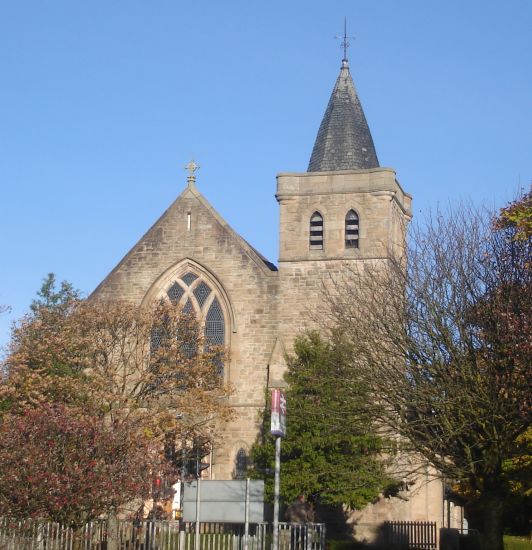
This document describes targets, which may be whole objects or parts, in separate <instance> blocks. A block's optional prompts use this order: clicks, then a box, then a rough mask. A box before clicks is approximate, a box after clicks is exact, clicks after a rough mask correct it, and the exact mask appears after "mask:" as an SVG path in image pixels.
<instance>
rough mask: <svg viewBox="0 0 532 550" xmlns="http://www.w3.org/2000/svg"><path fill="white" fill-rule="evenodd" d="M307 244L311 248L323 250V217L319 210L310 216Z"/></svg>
mask: <svg viewBox="0 0 532 550" xmlns="http://www.w3.org/2000/svg"><path fill="white" fill-rule="evenodd" d="M309 244H310V249H311V250H323V217H322V215H321V214H320V213H319V212H314V214H312V216H311V217H310V239H309Z"/></svg>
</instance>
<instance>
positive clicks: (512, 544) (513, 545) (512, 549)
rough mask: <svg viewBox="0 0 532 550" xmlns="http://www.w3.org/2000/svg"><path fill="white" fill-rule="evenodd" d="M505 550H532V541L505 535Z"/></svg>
mask: <svg viewBox="0 0 532 550" xmlns="http://www.w3.org/2000/svg"><path fill="white" fill-rule="evenodd" d="M504 550H532V540H530V539H526V538H524V537H511V536H510V535H504Z"/></svg>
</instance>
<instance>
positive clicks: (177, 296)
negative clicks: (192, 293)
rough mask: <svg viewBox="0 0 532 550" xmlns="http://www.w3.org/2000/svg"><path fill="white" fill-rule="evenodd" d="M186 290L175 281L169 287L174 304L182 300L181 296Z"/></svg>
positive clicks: (169, 296)
mask: <svg viewBox="0 0 532 550" xmlns="http://www.w3.org/2000/svg"><path fill="white" fill-rule="evenodd" d="M184 293H185V291H184V290H183V287H182V286H181V285H179V284H177V283H174V284H173V285H172V286H171V287H170V288H169V289H168V292H167V294H168V298H170V301H171V302H172V304H174V305H175V304H177V303H178V302H179V300H181V297H182V296H183V294H184Z"/></svg>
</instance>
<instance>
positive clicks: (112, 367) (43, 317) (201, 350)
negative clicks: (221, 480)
mask: <svg viewBox="0 0 532 550" xmlns="http://www.w3.org/2000/svg"><path fill="white" fill-rule="evenodd" d="M225 359H226V358H225V353H224V350H223V349H219V348H215V347H212V346H211V347H208V346H206V345H204V342H203V341H202V338H201V331H200V326H199V324H198V322H197V320H196V319H195V318H194V316H193V315H190V314H187V313H185V312H183V310H182V309H180V308H179V307H178V306H175V305H172V304H171V303H169V302H159V303H156V304H153V305H152V306H148V307H142V308H141V307H137V306H135V305H133V304H130V303H125V302H104V301H96V300H88V301H82V300H78V299H77V298H76V297H71V295H70V293H69V292H67V299H65V300H62V299H60V300H52V301H51V302H50V303H49V301H46V302H45V303H44V304H41V305H39V306H38V307H36V308H35V310H34V311H33V313H32V314H30V315H28V316H27V317H26V318H24V319H23V320H22V321H21V322H20V323H19V324H18V325H17V326H16V327H15V329H14V331H13V336H12V341H11V347H10V354H9V355H8V357H7V359H6V362H5V368H4V369H3V372H4V375H3V377H2V379H1V380H0V418H1V417H2V416H3V419H4V422H5V423H6V424H4V426H6V425H7V423H8V422H10V421H12V420H13V419H17V418H18V419H22V420H24V419H25V418H27V417H28V415H29V417H30V418H31V415H32V414H37V412H36V411H39V412H42V411H43V410H46V407H47V406H48V404H50V405H51V406H53V407H58V408H59V409H58V410H62V411H69V412H70V413H71V414H72V415H73V417H72V422H73V426H74V428H75V430H76V429H77V428H76V426H77V424H76V422H77V421H78V420H79V419H80V417H79V411H80V410H88V411H91V415H92V416H91V417H90V418H89V419H85V418H84V419H82V420H83V422H85V421H87V422H89V424H90V422H93V421H94V422H95V421H96V419H97V420H98V422H100V424H98V426H100V427H101V429H102V430H103V431H105V429H106V430H107V431H108V432H109V433H108V434H104V433H103V432H102V433H101V434H100V436H101V437H102V438H103V437H104V435H105V437H108V438H110V437H112V433H111V432H113V433H114V432H116V433H117V434H126V433H127V437H128V438H129V440H130V442H131V445H132V446H133V447H134V446H135V445H137V444H138V446H139V448H140V449H145V448H146V445H148V446H149V448H150V449H153V448H156V449H157V450H158V456H159V458H161V462H160V463H156V462H154V461H153V460H152V458H150V456H149V454H146V453H142V452H139V453H137V452H135V453H133V454H132V457H134V460H135V461H136V462H135V464H133V465H132V466H134V467H139V468H143V469H144V470H145V471H146V472H148V473H149V475H150V476H152V477H153V476H154V475H155V474H161V473H164V472H165V471H167V467H170V466H171V465H172V464H168V461H166V462H167V463H166V464H163V463H164V460H163V458H164V457H165V453H164V451H165V447H167V446H168V444H169V442H171V443H172V444H173V445H174V447H175V446H176V445H177V446H178V447H185V449H186V448H188V447H193V446H194V443H195V442H197V440H198V438H199V437H201V438H203V440H205V439H208V440H212V439H215V436H216V427H217V426H219V425H220V423H221V422H223V421H224V420H225V419H227V418H229V417H230V416H231V408H230V406H229V403H228V399H227V397H228V396H229V395H230V393H231V391H230V388H229V387H228V386H227V385H226V384H225V383H224V380H223V378H222V377H221V376H220V375H219V369H220V363H221V362H223V361H224V360H225ZM65 414H66V413H65ZM5 419H8V420H5ZM22 420H21V421H22ZM85 433H86V434H87V437H88V438H89V439H88V440H87V441H81V440H80V441H79V445H78V443H76V444H75V445H74V444H73V445H74V446H79V448H80V449H84V450H85V451H86V452H87V453H89V451H90V449H91V445H93V446H94V445H96V444H97V441H95V440H94V437H93V436H92V435H90V432H89V431H88V430H86V431H85ZM76 434H77V435H75V437H78V436H79V438H82V437H83V430H81V429H80V430H78V431H77V432H76ZM76 441H77V440H76ZM13 449H14V447H9V448H7V449H6V451H5V454H4V456H3V457H0V469H2V468H3V463H2V462H1V460H5V461H6V464H8V463H9V460H10V458H9V457H10V456H11V455H10V454H9V453H10V451H13ZM41 451H42V453H45V452H46V448H44V449H41ZM94 452H96V450H95V449H94ZM89 454H90V453H89ZM185 454H186V453H185ZM181 455H182V453H179V456H181ZM13 456H15V457H16V454H15V455H13ZM48 458H49V460H55V459H54V457H53V456H50V457H48ZM15 460H16V458H15ZM26 460H27V457H26ZM42 462H43V463H46V460H44V459H43V460H42ZM170 462H171V461H170ZM120 464H122V465H123V466H124V468H125V469H124V470H123V472H124V474H125V475H127V472H128V470H127V468H126V466H127V467H128V468H129V467H130V465H129V463H127V464H123V463H121V462H117V465H120ZM157 464H158V465H157ZM174 466H175V464H174ZM168 471H169V472H170V473H171V475H172V476H174V477H175V474H176V473H175V471H174V472H173V473H172V469H171V468H170V469H169V470H168ZM113 475H114V476H115V477H116V476H118V475H119V470H116V471H113ZM102 477H103V473H102ZM79 481H80V483H81V482H82V478H80V479H79ZM170 481H171V480H170ZM73 483H74V482H73ZM26 486H27V487H29V485H28V484H27V485H26ZM76 487H77V485H76ZM141 489H142V487H140V486H139V491H138V492H137V494H136V495H135V496H136V497H138V498H141V497H142V496H143V495H144V494H145V493H144V490H143V489H142V490H141ZM76 491H78V492H79V493H80V494H84V493H83V491H81V490H79V489H76ZM124 491H125V493H124V494H125V495H126V496H127V498H126V496H124V498H120V499H118V498H115V499H114V501H113V502H115V503H120V502H125V501H127V500H128V498H130V497H132V492H131V491H128V490H127V488H125V489H124ZM46 494H48V495H49V496H50V499H52V500H53V498H55V497H53V496H52V493H51V492H49V493H45V494H44V495H43V498H44V497H45V495H46ZM66 494H67V495H70V494H71V493H68V492H67V493H66ZM68 498H69V499H70V498H71V497H70V496H68ZM69 502H70V501H69ZM90 502H92V501H90V499H89V503H90ZM98 502H101V501H98ZM71 504H72V508H73V509H74V508H75V507H76V506H78V509H79V505H80V502H79V500H78V499H73V500H72V502H71ZM96 504H97V503H96ZM96 504H95V505H94V506H95V507H96ZM117 505H118V504H117ZM49 506H50V507H53V506H54V503H53V502H52V501H51V503H50V504H49ZM40 509H43V508H42V507H41V508H40ZM49 509H51V508H49ZM28 510H29V511H31V508H28ZM108 511H109V509H106V510H104V509H100V513H103V512H108Z"/></svg>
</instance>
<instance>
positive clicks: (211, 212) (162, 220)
mask: <svg viewBox="0 0 532 550" xmlns="http://www.w3.org/2000/svg"><path fill="white" fill-rule="evenodd" d="M184 203H189V206H190V210H191V212H188V213H186V214H184V213H183V209H184V210H185V211H186V210H187V209H188V207H185V204H184ZM198 207H199V209H200V210H201V211H203V216H204V218H205V216H206V217H207V219H208V218H210V219H211V220H212V221H213V225H214V226H218V227H219V228H220V229H222V232H221V233H224V234H225V235H227V236H229V238H230V239H231V241H233V242H234V243H235V244H236V245H237V246H238V248H240V249H241V250H242V252H243V253H244V254H245V255H246V256H247V257H249V258H250V259H251V260H252V262H253V263H254V264H256V265H257V267H258V268H259V269H260V270H261V271H263V272H264V273H265V274H274V273H276V272H277V267H276V266H275V265H274V264H273V263H272V262H270V261H268V260H267V259H266V258H265V257H264V256H263V255H262V254H260V252H258V251H257V250H256V249H255V248H254V247H252V246H251V245H250V244H249V243H248V242H247V241H246V240H245V239H244V238H242V237H241V236H240V235H239V234H238V233H237V232H236V231H235V230H234V229H233V228H232V227H231V226H230V225H229V224H228V223H227V222H226V221H225V220H224V219H223V217H222V216H221V215H220V214H219V213H218V212H217V211H216V210H215V209H214V208H213V207H212V205H211V204H210V203H209V201H208V200H207V199H206V198H205V197H204V196H203V195H202V194H201V193H200V192H199V191H198V189H197V188H196V186H195V185H190V184H189V185H187V187H186V188H185V189H184V190H183V191H182V193H181V194H180V195H179V196H178V197H177V198H176V199H175V200H174V202H173V203H172V204H171V205H170V206H169V207H168V208H167V209H166V210H165V211H164V212H163V214H162V215H161V216H160V217H159V218H158V219H157V220H156V221H155V223H154V224H153V225H152V226H151V227H150V228H149V229H148V231H146V233H145V234H144V235H143V236H142V237H141V238H140V239H139V240H138V241H137V242H136V243H135V245H133V247H132V248H131V249H130V250H129V251H128V252H127V254H126V255H125V256H124V257H123V258H122V259H121V260H120V261H119V262H118V264H117V265H116V266H115V267H114V268H113V269H112V271H111V272H110V273H109V274H108V275H107V276H106V277H105V278H104V279H103V281H102V282H101V283H100V284H99V285H98V286H97V287H96V288H95V289H94V291H93V292H92V293H91V295H90V296H91V297H92V296H95V295H97V294H98V293H99V292H100V291H101V290H102V289H103V288H104V287H106V286H108V285H109V284H112V281H113V278H114V276H115V275H117V274H118V273H119V272H120V271H121V270H122V269H123V268H124V266H125V265H126V264H127V263H128V262H130V261H137V260H136V259H135V260H134V258H135V257H136V256H139V255H141V254H143V253H148V254H157V250H159V249H161V248H162V247H163V246H167V243H164V242H163V241H164V239H165V238H166V239H168V238H169V237H167V236H166V235H167V233H168V231H167V229H168V228H171V230H172V232H173V233H174V234H176V231H177V229H176V222H177V221H178V220H179V223H182V224H183V230H182V233H181V237H184V235H185V234H186V224H187V221H186V219H185V218H184V217H183V216H185V215H190V214H192V210H196V211H197V209H198ZM181 220H182V222H181ZM196 222H197V220H195V219H192V220H191V223H193V224H194V223H196ZM218 231H219V230H218ZM181 237H180V238H177V237H175V241H176V242H175V243H173V250H174V251H175V253H176V258H177V256H179V248H180V246H179V245H180V241H181V240H182V238H181ZM185 256H186V254H185V253H184V252H183V254H182V255H181V256H179V258H184V257H185ZM126 269H127V268H126Z"/></svg>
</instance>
